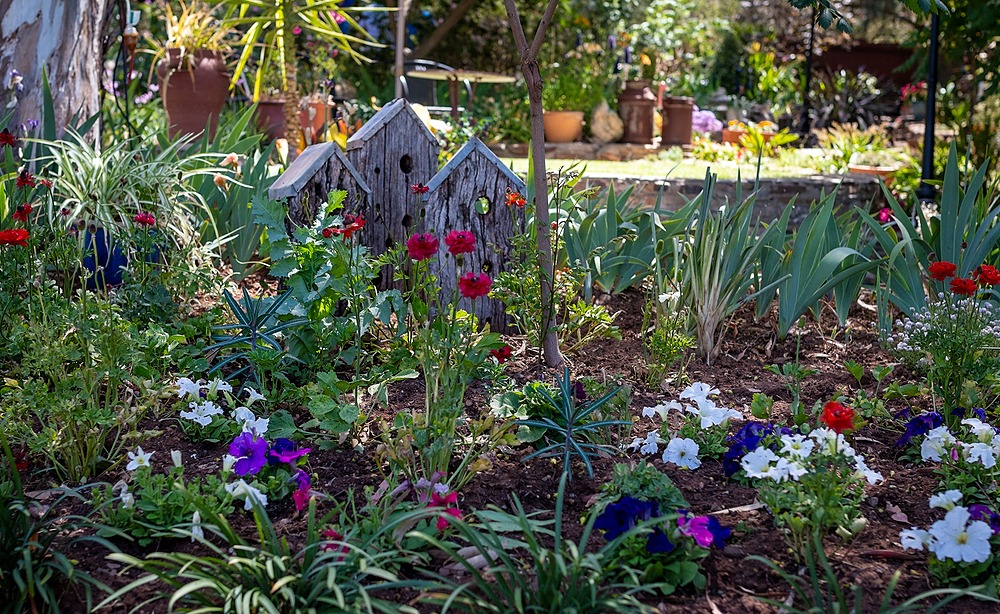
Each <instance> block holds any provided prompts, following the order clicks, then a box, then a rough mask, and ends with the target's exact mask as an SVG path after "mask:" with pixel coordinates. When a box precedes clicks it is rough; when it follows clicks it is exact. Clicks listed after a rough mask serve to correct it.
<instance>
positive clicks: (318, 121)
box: [299, 100, 328, 143]
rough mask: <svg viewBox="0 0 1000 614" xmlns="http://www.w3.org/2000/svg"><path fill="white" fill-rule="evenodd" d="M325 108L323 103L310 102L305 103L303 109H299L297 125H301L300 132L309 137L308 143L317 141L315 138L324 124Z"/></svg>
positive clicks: (325, 105)
mask: <svg viewBox="0 0 1000 614" xmlns="http://www.w3.org/2000/svg"><path fill="white" fill-rule="evenodd" d="M327 108H328V105H327V104H326V103H325V102H322V101H312V100H310V101H309V102H307V103H306V107H305V108H304V109H303V108H302V107H301V106H300V107H299V124H301V125H302V131H303V132H305V133H306V134H307V135H309V136H310V140H309V142H310V143H315V142H316V141H317V138H316V137H317V136H318V135H319V133H320V131H321V130H322V129H323V124H325V123H326V117H327Z"/></svg>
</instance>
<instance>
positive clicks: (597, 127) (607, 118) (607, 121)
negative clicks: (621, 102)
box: [590, 100, 625, 143]
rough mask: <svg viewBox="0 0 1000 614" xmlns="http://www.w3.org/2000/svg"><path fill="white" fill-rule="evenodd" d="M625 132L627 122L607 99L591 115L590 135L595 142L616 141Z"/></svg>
mask: <svg viewBox="0 0 1000 614" xmlns="http://www.w3.org/2000/svg"><path fill="white" fill-rule="evenodd" d="M624 134H625V122H623V121H622V118H621V117H619V116H618V113H616V112H615V111H614V109H612V108H611V107H610V106H608V102H607V101H606V100H602V101H601V104H599V105H597V108H595V109H594V112H593V114H591V116H590V136H591V140H593V141H594V142H595V143H614V142H615V141H617V140H618V139H620V138H622V135H624Z"/></svg>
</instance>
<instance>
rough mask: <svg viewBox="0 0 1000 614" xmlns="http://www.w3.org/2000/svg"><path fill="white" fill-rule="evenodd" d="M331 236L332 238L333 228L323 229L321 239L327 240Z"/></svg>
mask: <svg viewBox="0 0 1000 614" xmlns="http://www.w3.org/2000/svg"><path fill="white" fill-rule="evenodd" d="M332 236H333V228H324V229H323V237H324V238H327V239H329V238H330V237H332Z"/></svg>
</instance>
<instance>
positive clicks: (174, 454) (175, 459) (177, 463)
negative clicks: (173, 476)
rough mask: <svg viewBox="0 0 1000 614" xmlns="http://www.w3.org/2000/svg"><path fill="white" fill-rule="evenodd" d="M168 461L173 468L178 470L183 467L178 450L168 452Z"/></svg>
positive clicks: (182, 460)
mask: <svg viewBox="0 0 1000 614" xmlns="http://www.w3.org/2000/svg"><path fill="white" fill-rule="evenodd" d="M170 461H171V462H172V463H173V464H174V467H177V468H180V467H183V466H184V459H183V458H181V451H180V450H171V451H170Z"/></svg>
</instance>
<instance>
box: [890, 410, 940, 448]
mask: <svg viewBox="0 0 1000 614" xmlns="http://www.w3.org/2000/svg"><path fill="white" fill-rule="evenodd" d="M942 424H944V418H942V417H941V414H939V413H937V412H936V411H928V412H924V413H922V414H920V415H919V416H914V417H913V418H911V419H910V421H909V422H907V423H906V430H905V431H903V435H902V436H901V437H900V438H899V439H898V440H897V441H896V446H897V447H903V446H907V445H909V444H910V442H911V441H912V440H913V438H914V437H919V436H921V435H926V434H927V433H928V432H930V431H932V430H934V429H936V428H937V427H939V426H941V425H942Z"/></svg>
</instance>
